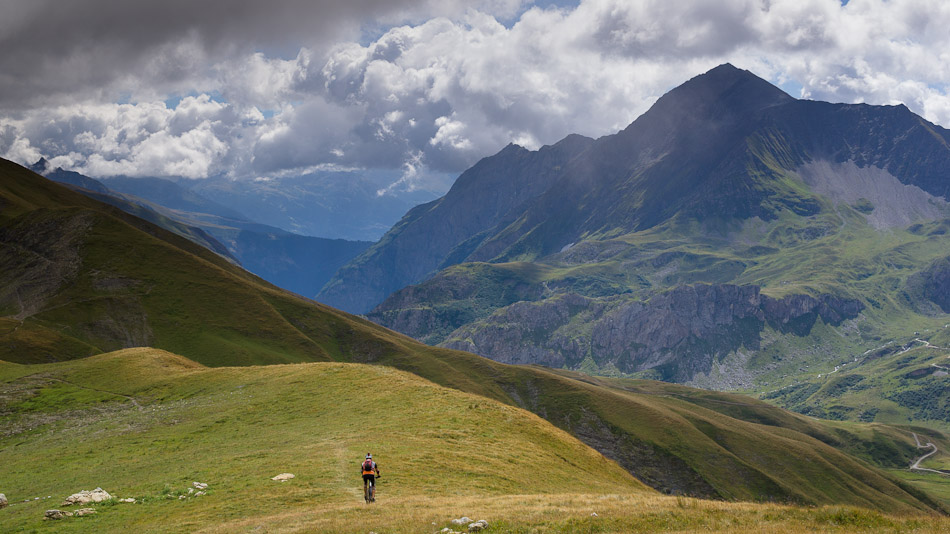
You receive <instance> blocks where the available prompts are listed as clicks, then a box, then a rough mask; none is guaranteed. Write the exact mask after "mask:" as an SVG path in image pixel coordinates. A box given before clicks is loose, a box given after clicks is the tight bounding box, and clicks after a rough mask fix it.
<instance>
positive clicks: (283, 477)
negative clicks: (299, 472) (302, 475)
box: [271, 473, 296, 482]
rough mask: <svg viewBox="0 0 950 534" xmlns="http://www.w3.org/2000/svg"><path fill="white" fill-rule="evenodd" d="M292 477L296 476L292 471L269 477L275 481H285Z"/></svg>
mask: <svg viewBox="0 0 950 534" xmlns="http://www.w3.org/2000/svg"><path fill="white" fill-rule="evenodd" d="M292 478H296V477H295V476H294V474H293V473H281V474H279V475H277V476H276V477H273V478H271V480H274V481H276V482H286V481H288V480H290V479H292Z"/></svg>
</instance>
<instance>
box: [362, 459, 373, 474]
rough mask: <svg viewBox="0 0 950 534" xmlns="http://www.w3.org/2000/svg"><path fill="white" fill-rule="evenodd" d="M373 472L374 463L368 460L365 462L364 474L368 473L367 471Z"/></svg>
mask: <svg viewBox="0 0 950 534" xmlns="http://www.w3.org/2000/svg"><path fill="white" fill-rule="evenodd" d="M372 470H373V461H372V460H366V461H365V462H363V472H364V473H365V472H367V471H372Z"/></svg>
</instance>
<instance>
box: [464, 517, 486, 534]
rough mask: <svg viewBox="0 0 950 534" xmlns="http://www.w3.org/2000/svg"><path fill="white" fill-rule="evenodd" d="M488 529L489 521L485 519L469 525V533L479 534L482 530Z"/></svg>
mask: <svg viewBox="0 0 950 534" xmlns="http://www.w3.org/2000/svg"><path fill="white" fill-rule="evenodd" d="M486 528H488V521H485V520H484V519H480V520H478V521H476V522H474V523H469V525H468V531H469V532H479V531H481V530H485V529H486Z"/></svg>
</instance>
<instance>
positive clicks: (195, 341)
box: [0, 161, 942, 512]
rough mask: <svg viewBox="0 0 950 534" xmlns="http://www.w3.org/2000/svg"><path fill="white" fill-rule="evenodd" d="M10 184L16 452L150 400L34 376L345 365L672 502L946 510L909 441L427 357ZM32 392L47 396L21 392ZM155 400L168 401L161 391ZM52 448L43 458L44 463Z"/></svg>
mask: <svg viewBox="0 0 950 534" xmlns="http://www.w3.org/2000/svg"><path fill="white" fill-rule="evenodd" d="M0 174H2V176H0V178H2V179H0V267H2V269H0V273H2V280H0V283H2V286H0V306H2V310H3V317H2V324H0V326H2V330H0V336H2V337H0V340H2V343H0V348H2V351H3V352H2V356H0V359H2V360H5V362H4V363H3V370H4V371H3V372H4V375H3V376H4V377H5V378H4V379H3V382H2V387H3V389H4V394H3V395H0V399H2V401H0V402H3V404H2V408H0V418H2V421H3V425H2V428H4V429H6V430H9V432H7V433H5V434H4V436H3V437H2V438H0V449H2V450H7V449H8V447H13V448H14V449H15V445H16V443H19V442H20V441H22V440H23V439H29V440H33V439H34V437H36V436H48V437H50V438H51V439H52V438H55V437H56V436H59V435H60V434H59V432H61V431H65V430H63V428H62V427H60V426H57V425H58V424H57V423H56V420H55V419H49V418H44V416H43V415H42V412H44V410H55V411H63V410H67V411H68V405H69V402H70V399H73V398H78V399H79V400H80V401H82V402H85V400H88V398H87V397H88V396H89V395H93V396H94V397H95V396H96V395H99V394H103V395H110V394H111V393H120V394H121V395H129V396H135V395H139V393H134V392H126V391H125V390H124V389H123V388H124V387H126V386H129V385H130V384H131V382H130V380H129V379H128V377H126V374H127V371H125V370H122V368H121V365H120V364H119V363H114V365H115V366H117V367H114V368H113V367H109V368H107V369H104V370H100V371H97V372H95V373H92V376H90V375H89V374H83V373H85V371H82V372H80V371H81V370H82V369H85V368H84V367H82V365H80V364H81V363H82V362H77V363H76V367H71V365H72V364H70V363H69V362H66V363H61V364H51V365H52V367H49V368H47V367H38V368H34V367H31V366H30V365H27V364H34V365H35V364H38V363H41V362H50V361H54V360H70V359H76V358H81V357H84V356H90V355H96V354H101V353H106V352H109V351H111V350H112V349H117V348H125V347H131V346H141V345H150V346H153V347H156V348H159V349H164V350H168V351H175V352H176V353H178V354H181V355H182V356H184V357H186V358H188V359H190V360H193V361H195V362H199V363H201V364H203V365H206V366H213V367H217V366H235V365H247V364H260V363H292V362H300V361H330V360H336V361H340V362H356V363H375V364H378V365H385V366H390V367H395V368H398V369H401V370H404V371H408V372H411V373H413V374H415V375H418V376H421V377H423V378H426V379H428V380H430V381H432V382H434V383H436V384H440V385H442V386H446V387H449V388H453V389H457V390H461V391H463V392H466V393H470V394H476V395H481V396H483V397H487V398H489V399H493V400H496V401H500V402H502V403H504V404H507V405H510V406H515V407H519V408H524V409H527V410H529V411H531V412H534V413H535V414H538V415H540V416H541V417H543V418H545V419H547V420H548V421H550V422H551V423H553V424H554V425H555V426H557V427H560V428H561V429H563V430H565V431H567V432H569V433H571V434H572V435H574V436H576V437H577V438H578V439H580V440H581V441H582V442H584V443H586V444H587V445H589V446H591V447H593V448H594V449H595V450H597V451H599V452H600V453H601V454H603V455H605V456H606V457H607V458H608V459H610V460H613V461H615V462H617V463H618V464H619V465H620V466H621V467H623V468H624V469H625V470H626V471H628V472H629V473H631V474H633V475H634V476H636V477H637V478H638V479H639V480H641V481H643V482H644V483H646V484H648V485H649V486H651V487H653V488H655V489H657V490H660V491H662V492H675V493H681V494H687V495H695V496H704V497H714V498H723V499H738V500H770V501H778V502H786V501H788V502H793V503H804V504H828V503H846V504H853V505H857V506H863V507H870V508H875V509H879V510H886V511H892V512H906V511H915V510H918V511H926V510H934V509H937V508H940V506H941V505H940V504H938V503H937V502H936V501H934V500H932V499H931V498H930V497H928V496H927V495H925V494H924V493H921V492H920V491H919V490H917V489H914V488H913V487H912V486H909V485H907V484H906V483H904V482H900V481H898V480H897V479H895V478H893V476H892V475H889V474H887V473H886V472H884V471H882V469H881V468H882V467H893V466H894V465H898V464H900V465H906V464H907V463H909V462H910V460H912V459H913V458H914V457H915V456H916V455H917V449H916V446H915V444H914V442H913V439H912V437H911V434H910V432H909V431H903V430H900V429H895V428H891V427H880V429H879V430H875V431H873V432H872V431H870V430H867V429H864V427H860V428H858V427H855V428H854V429H849V428H837V427H832V426H826V425H824V424H822V423H818V422H815V421H812V420H810V419H807V418H803V417H800V416H796V415H792V414H789V413H787V412H784V411H782V410H779V409H777V408H774V407H770V406H768V405H766V404H764V403H760V402H757V401H754V400H750V399H745V398H742V397H731V396H728V395H722V396H717V395H718V394H711V393H706V392H700V391H697V390H692V389H689V388H685V387H681V386H673V385H668V386H661V385H658V384H655V383H651V382H642V381H640V382H619V383H606V382H591V381H588V380H587V379H584V378H583V377H581V376H573V375H566V374H558V373H553V372H549V371H546V370H544V369H540V368H534V367H518V366H508V365H504V364H500V363H497V362H493V361H491V360H487V359H485V358H482V357H479V356H475V355H472V354H470V353H466V352H461V351H454V350H449V349H443V348H436V347H430V346H426V345H423V344H421V343H418V342H416V341H414V340H411V339H410V338H407V337H404V336H402V335H399V334H396V333H394V332H392V331H389V330H386V329H384V328H382V327H380V326H378V325H375V324H373V323H370V322H368V321H365V320H362V319H359V318H356V317H352V316H349V315H347V314H345V313H342V312H338V311H336V310H333V309H331V308H327V307H325V306H322V305H318V304H316V303H314V302H312V301H309V300H306V299H303V298H300V297H298V296H296V295H293V294H290V293H287V292H284V291H282V290H280V289H278V288H275V287H273V286H270V285H269V284H266V283H265V282H263V281H261V280H260V279H258V278H256V277H254V276H253V275H250V274H248V273H246V272H244V271H242V270H241V269H240V268H238V267H236V266H235V265H233V264H231V263H229V262H228V261H226V260H225V259H223V258H221V257H220V256H218V255H216V254H213V253H211V252H209V251H207V250H205V249H203V248H201V247H199V246H197V245H195V244H193V243H191V242H190V241H188V240H186V239H184V238H182V237H180V236H177V235H174V234H171V233H169V232H166V231H164V230H161V229H159V228H157V227H155V226H154V225H152V224H150V223H147V222H145V221H142V220H139V219H136V218H134V217H131V216H129V215H127V214H125V213H123V212H121V211H119V210H117V209H115V208H112V207H110V206H106V205H104V204H101V203H99V202H96V201H93V200H91V199H88V198H86V197H84V196H82V195H79V194H77V193H75V192H73V191H70V190H68V189H66V188H64V187H61V186H59V185H56V184H54V183H52V182H49V181H47V180H46V179H44V178H42V177H40V176H38V175H36V174H34V173H32V172H30V171H28V170H26V169H23V168H22V167H19V166H17V165H14V164H12V163H10V162H6V161H4V162H0ZM127 356H128V358H132V359H134V358H135V357H136V356H135V353H131V354H130V355H127ZM128 358H126V359H121V358H120V359H113V360H108V359H107V360H101V361H113V362H122V361H127V359H128ZM91 361H100V360H91ZM158 361H164V360H162V359H161V358H159V360H158ZM6 362H11V363H6ZM44 365H45V364H44ZM90 365H93V364H92V363H90ZM110 365H113V364H110ZM57 366H63V367H57ZM153 367H154V366H153ZM186 367H187V366H186ZM55 369H65V370H66V371H63V372H67V373H73V372H78V373H79V374H80V375H82V376H81V378H82V380H83V381H80V380H79V378H69V377H65V376H64V377H61V378H62V379H64V380H67V381H68V382H77V383H79V384H80V386H82V388H80V389H83V388H85V389H83V391H81V392H77V391H73V390H71V389H70V387H72V386H69V385H68V384H66V383H63V382H58V381H56V380H51V381H50V380H47V378H50V376H52V375H50V376H46V378H44V377H43V376H44V375H45V374H47V373H51V372H54V371H55ZM70 369H71V370H70ZM55 372H59V371H55ZM235 372H237V371H235ZM249 372H250V371H249ZM275 372H276V371H275ZM374 372H375V371H374ZM38 373H39V374H38ZM265 374H266V373H265ZM27 376H32V378H30V379H29V380H39V381H40V383H37V384H34V385H35V386H36V387H33V385H30V384H32V382H30V383H22V382H21V381H20V380H21V378H24V377H27ZM209 376H211V375H209ZM52 378H56V377H55V376H53V377H52ZM29 380H28V382H29ZM651 384H652V385H651ZM76 387H78V386H76ZM176 387H177V386H176ZM196 387H202V386H201V384H200V381H199V383H197V386H196ZM667 387H668V388H674V389H663V388H667ZM65 390H68V391H65ZM90 391H91V392H96V391H98V392H99V393H90ZM149 391H150V392H149V393H148V395H156V396H158V397H161V395H162V391H163V390H162V388H158V389H155V390H149ZM223 391H224V390H222V392H221V394H222V395H224V394H225V393H224V392H223ZM230 391H231V390H228V393H229V392H230ZM293 391H294V387H293V385H292V384H291V385H289V386H288V394H290V393H292V392H293ZM105 392H109V393H105ZM121 395H120V396H119V399H121V400H120V401H121V402H124V401H126V400H127V398H126V397H122V396H121ZM340 395H342V396H348V395H354V396H355V395H359V391H356V390H354V391H349V390H346V391H342V392H341V393H340ZM96 398H98V397H96ZM109 398H112V397H109ZM83 399H85V400H83ZM64 406H65V407H64ZM391 409H394V410H398V409H399V407H398V406H392V407H391ZM30 414H33V415H36V416H37V417H36V418H35V419H29V418H30V417H32V415H30ZM24 417H26V418H27V419H29V421H26V422H25V423H24V421H25V420H24V419H23V418H24ZM21 423H23V424H21ZM213 426H214V425H211V427H209V428H208V429H207V431H209V432H213V431H214V428H213ZM31 436H32V437H31ZM56 439H58V438H56ZM182 439H185V438H184V437H182ZM931 439H936V440H939V439H941V438H940V436H939V434H936V433H934V437H932V438H931ZM30 442H31V443H34V442H33V441H30ZM44 443H48V442H46V441H43V440H40V441H36V442H35V446H31V447H30V449H31V450H36V451H38V453H42V450H43V449H42V448H43V447H44V446H45V445H44ZM941 443H942V442H941ZM868 451H873V452H874V454H873V455H872V454H870V453H869V452H868ZM159 452H160V451H159ZM549 453H550V454H554V453H553V452H549ZM103 454H108V452H107V451H105V452H103ZM101 461H102V462H111V461H112V459H111V458H109V459H107V458H102V459H101ZM868 462H873V464H871V463H868ZM274 474H276V473H274ZM103 484H105V482H101V483H98V484H97V485H103ZM80 489H81V488H80ZM86 489H90V488H86ZM70 491H73V489H70Z"/></svg>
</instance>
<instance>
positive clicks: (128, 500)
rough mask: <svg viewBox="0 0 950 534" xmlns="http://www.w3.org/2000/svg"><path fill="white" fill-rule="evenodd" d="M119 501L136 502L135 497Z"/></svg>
mask: <svg viewBox="0 0 950 534" xmlns="http://www.w3.org/2000/svg"><path fill="white" fill-rule="evenodd" d="M119 502H128V503H134V502H135V498H133V497H129V498H128V499H119Z"/></svg>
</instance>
